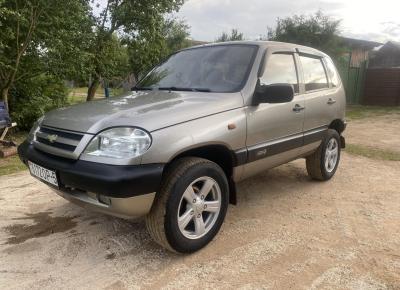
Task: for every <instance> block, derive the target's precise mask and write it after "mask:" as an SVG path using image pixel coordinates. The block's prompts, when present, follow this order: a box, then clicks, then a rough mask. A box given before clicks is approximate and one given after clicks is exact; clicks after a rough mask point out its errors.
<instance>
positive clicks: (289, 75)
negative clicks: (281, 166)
mask: <svg viewBox="0 0 400 290" xmlns="http://www.w3.org/2000/svg"><path fill="white" fill-rule="evenodd" d="M260 82H261V84H264V85H272V84H282V83H286V84H291V85H293V87H294V90H295V96H294V99H293V101H292V102H289V103H282V104H259V105H258V106H251V107H248V112H247V124H248V126H247V128H248V129H247V147H248V152H249V161H250V162H252V161H255V160H258V159H262V158H265V157H269V156H272V155H276V154H279V153H283V152H285V151H288V150H292V149H296V148H299V147H300V146H302V142H303V135H302V131H303V121H304V108H305V104H304V96H303V95H300V94H299V74H298V69H297V65H296V61H295V51H294V50H280V49H268V51H267V54H266V57H265V64H264V72H263V74H262V76H261V77H260Z"/></svg>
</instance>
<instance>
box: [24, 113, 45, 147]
mask: <svg viewBox="0 0 400 290" xmlns="http://www.w3.org/2000/svg"><path fill="white" fill-rule="evenodd" d="M43 118H44V117H43V116H42V117H40V118H39V119H38V120H37V121H36V122H35V123H33V126H32V128H31V130H30V131H29V134H28V137H27V138H26V140H27V141H28V142H32V141H33V140H35V135H36V132H37V131H38V130H39V127H40V125H41V124H42V121H43Z"/></svg>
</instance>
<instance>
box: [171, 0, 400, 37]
mask: <svg viewBox="0 0 400 290" xmlns="http://www.w3.org/2000/svg"><path fill="white" fill-rule="evenodd" d="M318 9H321V10H322V11H323V12H324V13H325V14H327V15H330V16H332V17H333V18H336V19H342V26H341V32H342V35H344V36H349V37H354V38H360V39H367V40H374V41H381V42H385V41H387V40H396V41H400V0H373V1H372V0H187V2H186V3H185V4H184V5H183V6H182V8H181V10H180V12H179V13H178V14H177V16H178V17H180V18H183V19H185V20H186V21H187V23H188V24H189V25H190V27H191V36H192V38H193V39H196V40H204V41H212V40H215V38H217V36H218V35H219V34H221V32H222V31H227V32H228V31H230V30H231V29H232V28H237V29H239V31H241V32H243V33H244V34H245V36H246V38H247V39H256V38H258V37H259V36H260V35H266V31H267V27H268V26H270V27H273V26H274V25H275V23H276V18H277V17H286V16H291V15H293V14H310V13H314V12H316V11H317V10H318Z"/></svg>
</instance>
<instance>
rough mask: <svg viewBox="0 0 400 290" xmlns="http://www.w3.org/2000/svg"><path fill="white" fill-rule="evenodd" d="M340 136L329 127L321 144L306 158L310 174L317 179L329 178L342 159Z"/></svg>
mask: <svg viewBox="0 0 400 290" xmlns="http://www.w3.org/2000/svg"><path fill="white" fill-rule="evenodd" d="M340 148H341V144H340V136H339V133H338V132H337V131H336V130H332V129H329V130H328V131H327V134H326V136H325V138H324V139H323V140H322V142H321V145H320V146H319V147H318V149H317V151H315V152H314V153H313V154H311V155H310V156H307V158H306V166H307V172H308V175H310V176H311V178H313V179H316V180H322V181H324V180H329V179H331V178H332V176H333V175H334V174H335V172H336V170H337V167H338V165H339V161H340Z"/></svg>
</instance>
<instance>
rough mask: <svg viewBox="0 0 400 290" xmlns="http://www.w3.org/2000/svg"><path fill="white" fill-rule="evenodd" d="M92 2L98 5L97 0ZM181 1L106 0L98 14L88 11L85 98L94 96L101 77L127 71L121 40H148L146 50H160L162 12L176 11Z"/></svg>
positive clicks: (163, 20)
mask: <svg viewBox="0 0 400 290" xmlns="http://www.w3.org/2000/svg"><path fill="white" fill-rule="evenodd" d="M94 2H96V4H97V7H100V3H99V2H98V1H94ZM103 2H104V1H103ZM138 4H140V5H138ZM182 4H183V0H146V1H140V3H138V1H121V0H107V1H106V4H105V7H104V9H102V11H101V13H100V14H99V15H98V16H95V15H94V14H92V18H93V24H94V26H95V28H94V31H93V34H94V35H93V36H92V37H91V38H90V52H91V57H90V58H89V60H88V67H89V68H90V75H91V77H92V82H91V84H90V86H89V89H88V94H87V100H88V101H90V100H92V99H93V98H94V95H95V93H96V90H97V88H98V87H99V85H100V81H101V79H102V78H108V79H109V78H111V77H114V76H124V75H126V73H127V72H128V70H129V68H128V66H127V65H128V61H127V60H128V54H127V53H128V50H127V48H126V46H125V45H124V44H125V43H128V44H131V45H132V44H133V45H134V46H136V47H137V46H138V45H137V43H136V42H139V43H142V44H143V43H149V44H150V43H151V44H152V46H151V48H152V50H149V51H148V53H151V54H153V55H154V54H160V48H161V45H160V42H162V39H163V34H162V33H163V28H164V24H165V19H164V15H165V14H166V13H171V12H173V11H176V10H177V9H178V8H179V7H180V6H181V5H182ZM135 43H136V45H135ZM148 47H149V46H148ZM130 51H134V50H130ZM142 56H143V55H140V57H142ZM134 57H136V58H137V57H139V56H138V55H135V56H134ZM146 58H147V57H146Z"/></svg>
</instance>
